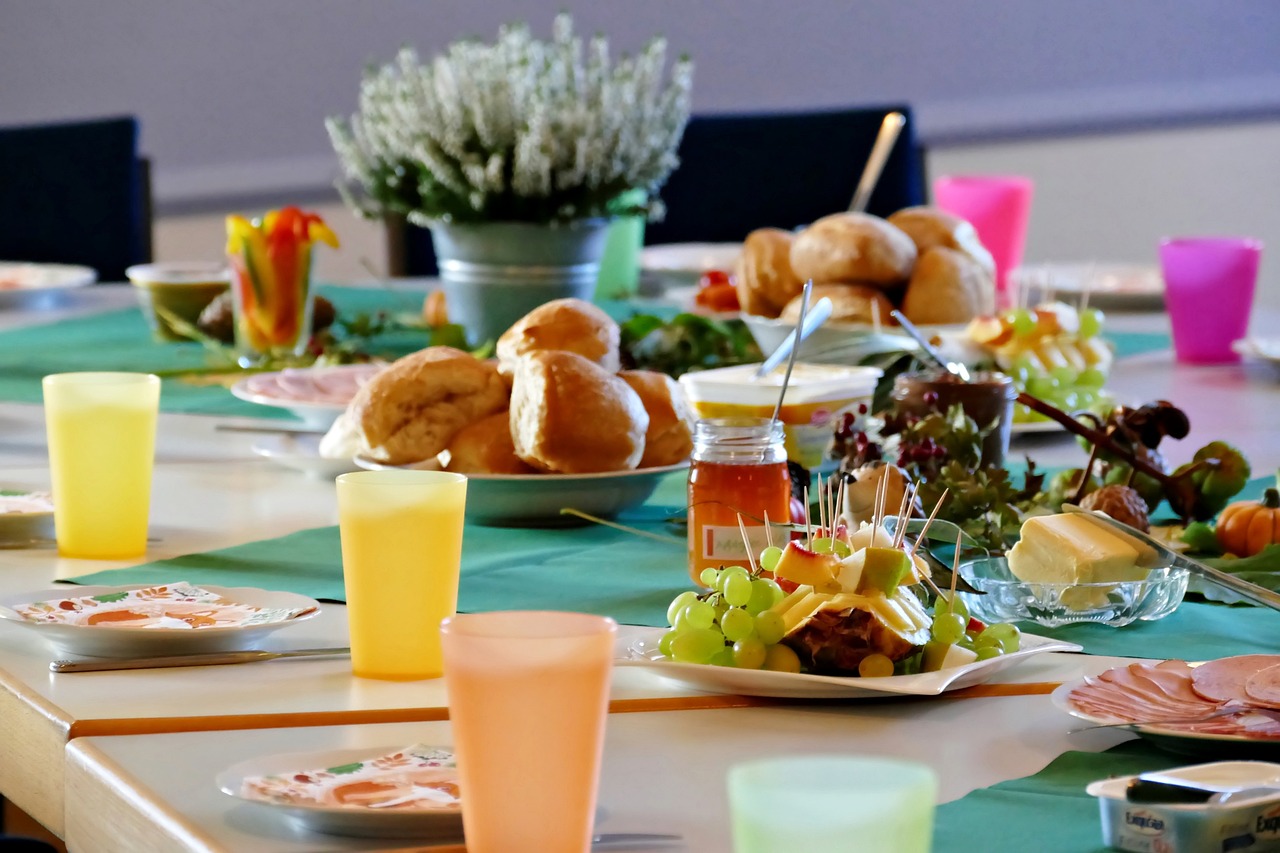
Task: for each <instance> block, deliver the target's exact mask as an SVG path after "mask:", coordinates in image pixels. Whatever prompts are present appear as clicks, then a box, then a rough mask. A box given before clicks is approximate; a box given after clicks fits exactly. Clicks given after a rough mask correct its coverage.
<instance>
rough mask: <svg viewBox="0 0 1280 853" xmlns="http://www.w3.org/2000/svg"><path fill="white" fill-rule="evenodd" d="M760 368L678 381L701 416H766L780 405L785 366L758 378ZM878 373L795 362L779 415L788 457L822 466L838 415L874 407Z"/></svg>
mask: <svg viewBox="0 0 1280 853" xmlns="http://www.w3.org/2000/svg"><path fill="white" fill-rule="evenodd" d="M758 367H759V365H755V364H743V365H738V366H736V367H721V368H717V369H715V370H704V371H700V372H697V373H686V374H685V375H684V376H681V377H680V385H681V386H682V387H683V388H684V391H685V394H686V395H688V397H689V400H690V402H691V403H692V404H693V409H694V411H695V412H696V413H697V415H698V417H700V418H733V417H748V418H768V417H771V416H772V415H773V409H774V406H776V405H777V403H778V394H779V392H780V391H781V389H782V379H783V376H784V375H785V373H786V369H785V368H784V367H780V368H778V369H777V370H775V371H773V372H772V373H769V374H767V375H766V376H764V377H762V378H760V379H756V375H755V374H756V369H757V368H758ZM880 376H881V370H880V369H879V368H876V367H846V366H843V365H835V364H797V365H796V366H795V369H794V370H793V371H792V373H791V381H790V383H789V384H788V385H787V396H786V399H785V400H784V401H783V404H782V411H781V413H780V414H779V419H780V420H781V421H782V423H783V426H784V428H785V430H786V445H787V456H788V458H789V459H791V460H792V461H794V462H798V463H800V464H801V465H803V466H805V467H806V468H814V467H816V466H817V465H818V464H820V463H821V462H822V460H823V458H824V457H825V456H826V452H827V448H828V447H830V445H831V438H832V430H833V428H834V425H835V420H836V417H837V416H838V415H840V414H841V413H843V412H845V411H849V410H853V409H856V408H857V407H858V405H859V404H863V403H865V404H867V405H870V404H871V398H872V395H873V394H874V393H875V390H876V382H877V381H878V380H879V379H880Z"/></svg>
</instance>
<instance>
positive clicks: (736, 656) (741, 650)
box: [733, 637, 768, 669]
mask: <svg viewBox="0 0 1280 853" xmlns="http://www.w3.org/2000/svg"><path fill="white" fill-rule="evenodd" d="M767 654H768V652H766V651H765V647H764V643H762V642H760V640H758V639H757V638H755V637H748V638H747V639H745V640H739V641H738V642H736V643H734V644H733V665H734V666H736V667H738V669H759V668H760V667H762V666H764V660H765V657H766V655H767Z"/></svg>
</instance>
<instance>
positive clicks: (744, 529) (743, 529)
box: [738, 513, 760, 575]
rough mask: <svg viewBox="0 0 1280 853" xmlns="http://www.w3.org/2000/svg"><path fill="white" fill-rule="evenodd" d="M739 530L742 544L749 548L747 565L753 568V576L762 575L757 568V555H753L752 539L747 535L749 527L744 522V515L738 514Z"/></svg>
mask: <svg viewBox="0 0 1280 853" xmlns="http://www.w3.org/2000/svg"><path fill="white" fill-rule="evenodd" d="M738 530H739V531H741V533H742V544H743V545H745V546H746V548H747V563H748V564H749V565H750V566H751V574H753V575H758V574H760V569H759V568H757V567H756V558H755V555H754V554H752V553H751V551H752V548H751V537H750V536H748V535H747V525H746V523H745V522H743V520H742V513H738Z"/></svg>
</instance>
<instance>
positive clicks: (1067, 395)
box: [1049, 389, 1080, 412]
mask: <svg viewBox="0 0 1280 853" xmlns="http://www.w3.org/2000/svg"><path fill="white" fill-rule="evenodd" d="M1049 402H1051V403H1053V404H1054V405H1056V406H1057V407H1058V408H1059V409H1062V411H1064V412H1074V411H1075V410H1076V409H1079V408H1080V395H1079V394H1077V393H1076V392H1075V391H1072V390H1068V389H1061V390H1059V392H1058V395H1057V398H1056V399H1051V400H1050V401H1049Z"/></svg>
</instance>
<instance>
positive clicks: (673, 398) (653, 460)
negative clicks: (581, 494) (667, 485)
mask: <svg viewBox="0 0 1280 853" xmlns="http://www.w3.org/2000/svg"><path fill="white" fill-rule="evenodd" d="M618 376H620V377H621V378H622V381H623V382H626V383H627V384H628V385H630V386H631V390H632V391H635V392H636V393H637V394H639V395H640V402H641V403H643V404H644V410H645V411H646V412H648V413H649V429H648V430H646V431H645V434H644V455H643V456H641V457H640V466H639V467H641V468H656V467H658V466H661V465H675V464H676V463H677V462H683V461H684V460H686V459H688V458H689V454H691V453H693V424H694V422H695V421H696V420H697V417H696V416H695V415H694V414H693V408H692V407H691V406H690V405H689V401H688V400H687V399H686V398H685V396H684V390H683V389H682V388H681V387H680V383H678V382H676V381H675V380H674V379H672V378H671V377H670V376H668V375H666V374H665V373H657V372H655V371H652V370H624V371H622V372H621V373H619V374H618Z"/></svg>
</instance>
